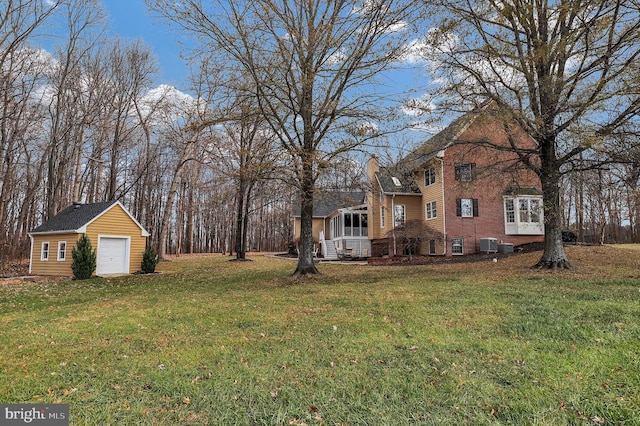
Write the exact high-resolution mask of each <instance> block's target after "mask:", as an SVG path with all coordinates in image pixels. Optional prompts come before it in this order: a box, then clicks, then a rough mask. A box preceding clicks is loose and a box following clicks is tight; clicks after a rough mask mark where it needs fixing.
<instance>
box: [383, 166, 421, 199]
mask: <svg viewBox="0 0 640 426" xmlns="http://www.w3.org/2000/svg"><path fill="white" fill-rule="evenodd" d="M394 177H395V178H396V179H398V181H399V183H400V185H396V183H395V182H394V181H393V178H394ZM376 178H377V179H378V182H379V183H380V187H381V188H382V191H383V192H384V193H387V194H393V193H395V194H421V192H420V189H419V188H418V185H416V182H415V180H414V178H413V176H411V175H407V174H405V173H395V172H394V171H392V170H391V169H380V171H379V172H376Z"/></svg>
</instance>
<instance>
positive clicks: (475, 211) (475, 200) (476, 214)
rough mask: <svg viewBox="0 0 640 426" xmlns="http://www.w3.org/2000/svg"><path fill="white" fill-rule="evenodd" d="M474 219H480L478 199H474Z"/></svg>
mask: <svg viewBox="0 0 640 426" xmlns="http://www.w3.org/2000/svg"><path fill="white" fill-rule="evenodd" d="M473 217H478V199H477V198H474V199H473Z"/></svg>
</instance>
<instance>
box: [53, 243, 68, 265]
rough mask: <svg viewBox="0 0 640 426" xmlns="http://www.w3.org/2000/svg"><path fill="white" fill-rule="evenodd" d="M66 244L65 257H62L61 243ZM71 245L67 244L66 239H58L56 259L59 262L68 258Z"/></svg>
mask: <svg viewBox="0 0 640 426" xmlns="http://www.w3.org/2000/svg"><path fill="white" fill-rule="evenodd" d="M61 244H64V257H63V258H61V257H60V245H61ZM68 247H69V246H68V245H67V242H66V241H58V251H56V259H57V260H58V262H64V261H65V260H67V248H68Z"/></svg>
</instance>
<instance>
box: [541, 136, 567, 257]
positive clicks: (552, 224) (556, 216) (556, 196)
mask: <svg viewBox="0 0 640 426" xmlns="http://www.w3.org/2000/svg"><path fill="white" fill-rule="evenodd" d="M541 145H542V146H541V151H542V158H541V163H542V164H541V169H540V170H541V173H540V182H541V183H542V193H543V196H544V252H543V253H542V258H541V259H540V260H539V261H538V263H537V264H536V265H535V267H536V268H548V269H558V268H560V269H569V268H571V264H570V263H569V259H567V256H566V255H565V253H564V246H563V245H562V223H561V221H562V214H561V212H562V207H561V205H560V169H559V166H558V165H557V164H556V162H557V160H556V153H555V141H553V140H545V141H542V142H541Z"/></svg>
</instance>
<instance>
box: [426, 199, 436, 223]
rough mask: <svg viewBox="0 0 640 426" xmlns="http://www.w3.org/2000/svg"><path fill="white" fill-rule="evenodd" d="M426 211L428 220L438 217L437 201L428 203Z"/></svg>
mask: <svg viewBox="0 0 640 426" xmlns="http://www.w3.org/2000/svg"><path fill="white" fill-rule="evenodd" d="M425 211H426V212H427V220H429V219H435V218H436V217H438V213H437V210H436V202H435V201H432V202H430V203H427V205H426V206H425Z"/></svg>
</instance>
